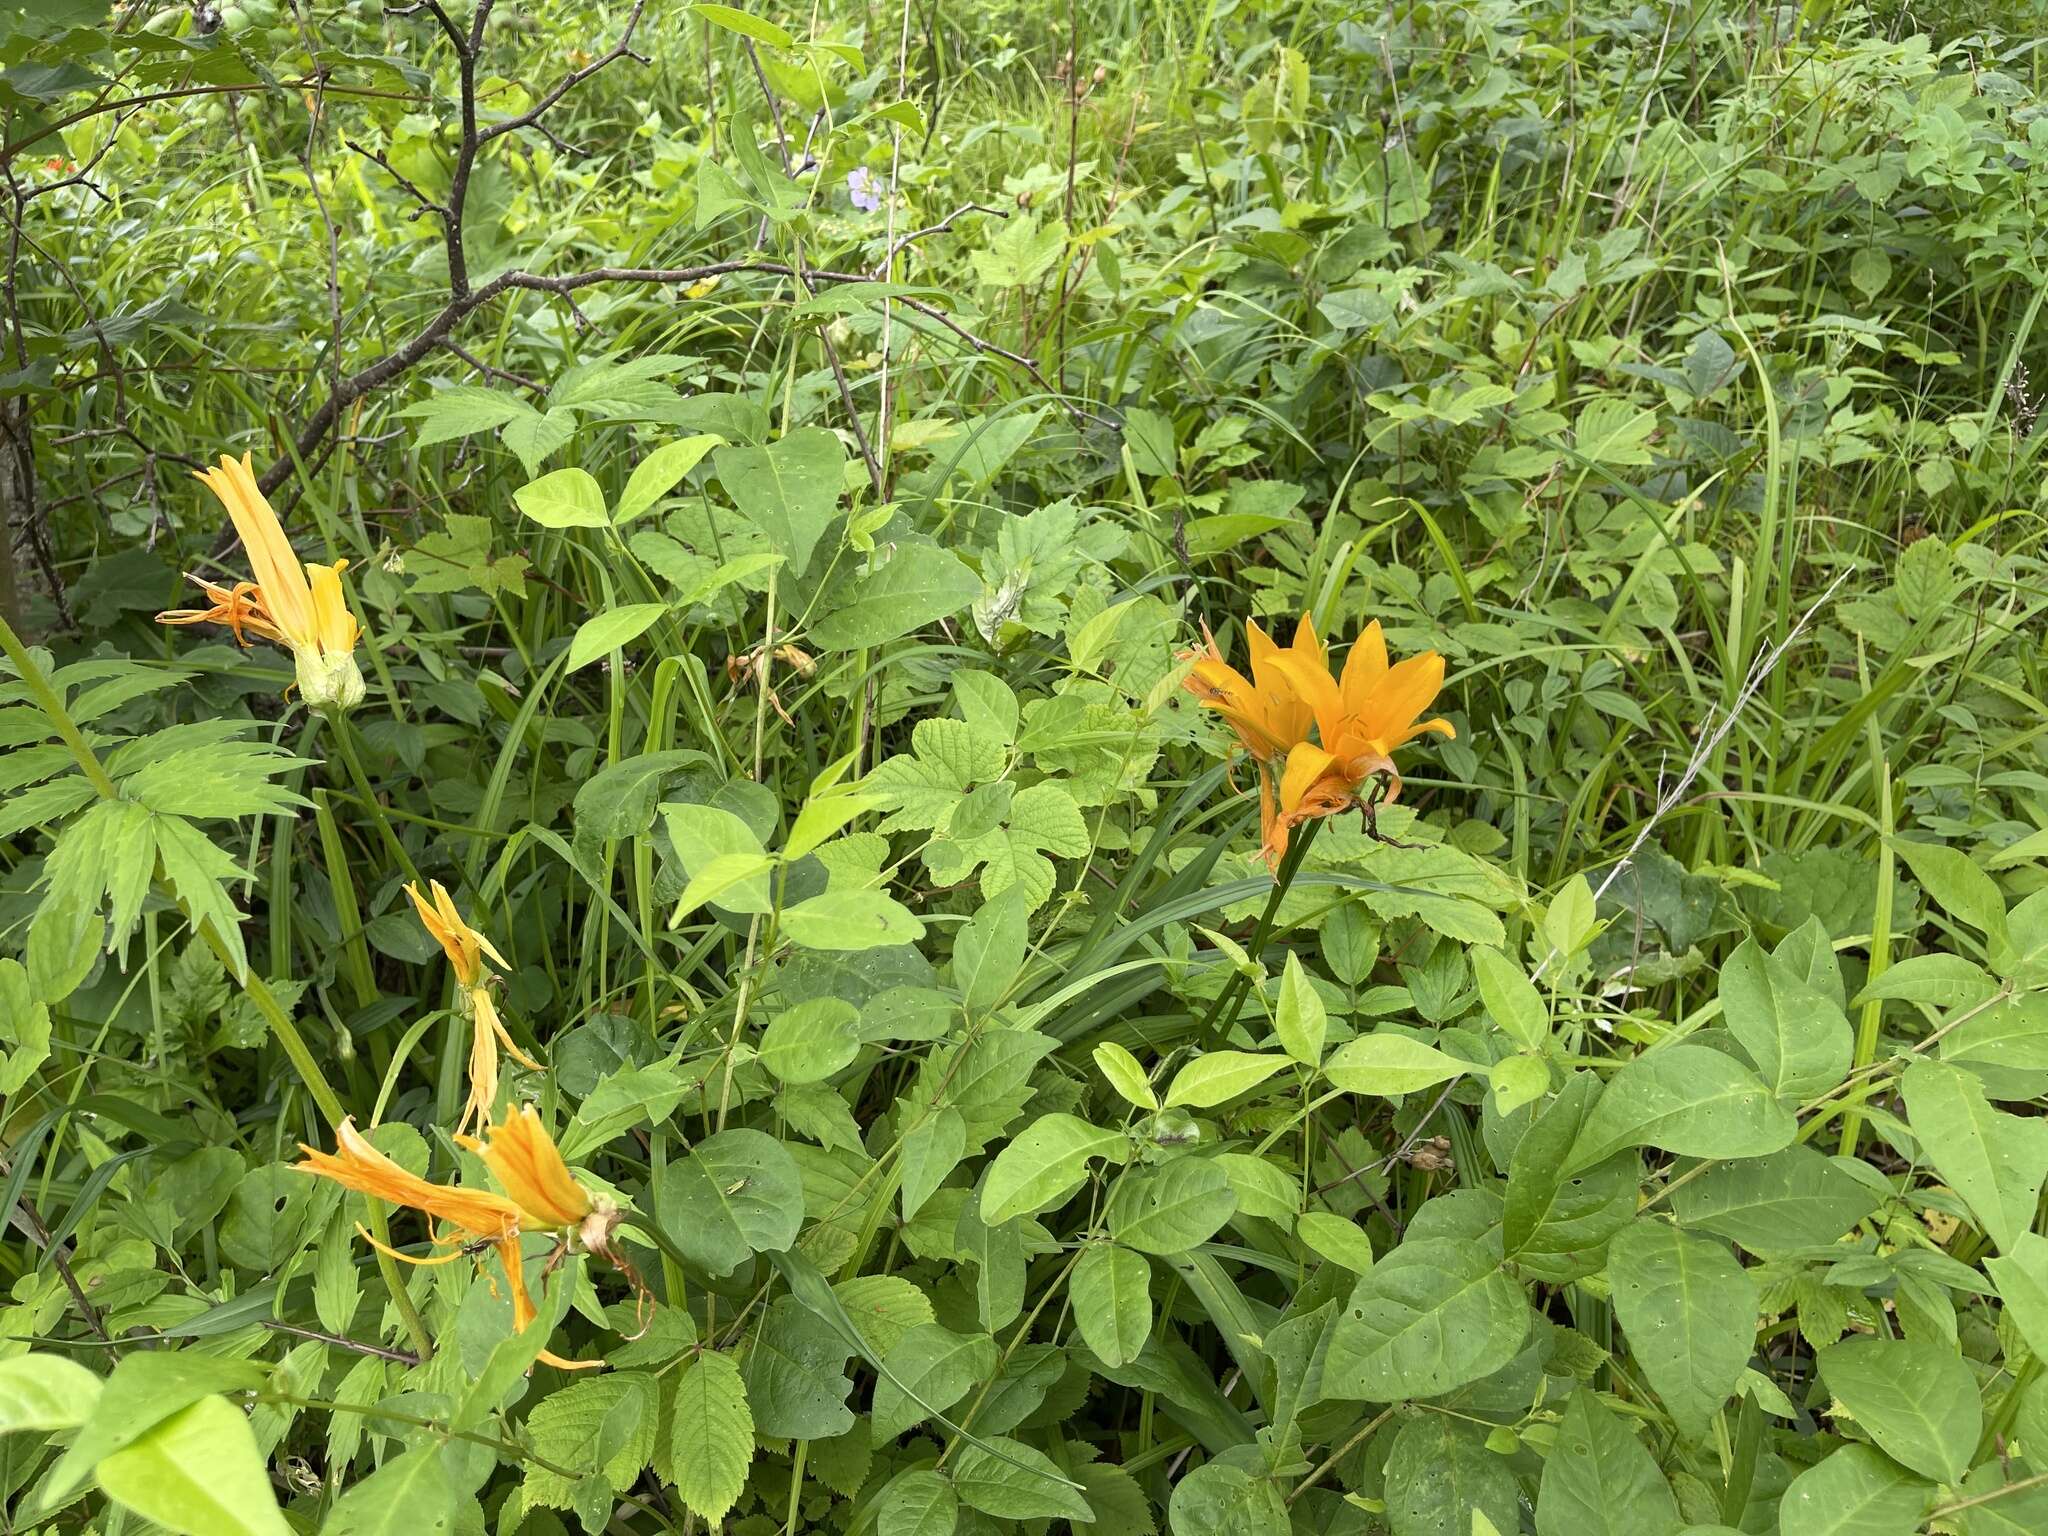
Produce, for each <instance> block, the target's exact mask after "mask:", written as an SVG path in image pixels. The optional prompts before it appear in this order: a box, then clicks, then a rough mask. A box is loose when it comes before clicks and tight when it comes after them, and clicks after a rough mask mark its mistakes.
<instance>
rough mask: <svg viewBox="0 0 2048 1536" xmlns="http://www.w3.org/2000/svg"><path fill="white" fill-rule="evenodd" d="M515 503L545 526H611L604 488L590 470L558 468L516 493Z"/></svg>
mask: <svg viewBox="0 0 2048 1536" xmlns="http://www.w3.org/2000/svg"><path fill="white" fill-rule="evenodd" d="M512 502H513V505H514V506H516V507H518V508H519V510H520V511H521V512H523V513H525V514H526V516H527V517H528V518H530V519H532V520H533V521H534V522H536V523H539V524H540V525H541V527H543V528H609V527H610V526H611V519H610V518H609V517H607V516H606V515H605V510H604V490H603V488H602V487H601V486H599V485H598V483H597V481H596V479H595V478H593V477H592V476H591V474H590V473H589V472H588V471H587V470H581V469H558V470H556V471H555V472H554V473H553V474H551V475H542V476H541V477H540V478H539V479H538V480H530V481H528V482H527V483H526V484H525V485H522V486H521V487H520V488H519V489H518V490H516V491H514V492H513V493H512Z"/></svg>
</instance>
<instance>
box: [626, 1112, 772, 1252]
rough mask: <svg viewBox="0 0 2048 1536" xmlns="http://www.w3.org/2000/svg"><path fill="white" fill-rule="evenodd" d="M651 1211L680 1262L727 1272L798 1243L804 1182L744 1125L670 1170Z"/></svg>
mask: <svg viewBox="0 0 2048 1536" xmlns="http://www.w3.org/2000/svg"><path fill="white" fill-rule="evenodd" d="M655 1213H656V1216H657V1218H658V1219H659V1220H660V1222H661V1226H662V1230H663V1231H664V1232H666V1233H667V1234H668V1236H669V1240H670V1241H671V1242H673V1243H674V1244H675V1245H676V1247H677V1248H679V1249H680V1250H681V1251H682V1253H683V1256H684V1257H685V1258H687V1259H688V1260H689V1261H690V1262H691V1263H693V1264H697V1265H700V1266H702V1267H703V1268H704V1269H705V1270H707V1271H709V1272H710V1273H711V1274H714V1275H729V1274H731V1273H732V1272H733V1271H734V1270H735V1269H737V1268H739V1266H740V1265H741V1264H743V1263H745V1262H746V1261H747V1260H748V1259H749V1258H751V1257H752V1256H753V1255H754V1254H756V1253H763V1252H766V1253H779V1252H781V1251H782V1250H783V1249H785V1248H787V1247H788V1246H789V1245H790V1244H791V1243H793V1242H795V1241H796V1234H797V1231H798V1229H799V1228H801V1227H802V1225H803V1219H804V1201H803V1181H802V1179H801V1178H800V1177H799V1175H798V1173H797V1167H796V1162H795V1160H794V1159H793V1158H791V1157H790V1155H789V1153H788V1152H787V1151H786V1150H784V1148H783V1146H782V1144H781V1143H780V1142H778V1141H777V1140H776V1139H775V1138H774V1137H772V1136H768V1135H764V1134H763V1133H762V1132H760V1131H756V1130H750V1129H747V1128H744V1127H740V1128H736V1129H733V1130H729V1131H720V1132H719V1133H718V1134H717V1135H715V1136H709V1137H706V1138H705V1139H704V1140H703V1141H700V1142H698V1143H697V1145H696V1146H694V1147H692V1148H691V1149H690V1152H689V1155H688V1156H686V1157H684V1158H683V1159H682V1160H681V1161H680V1162H676V1163H671V1164H670V1165H669V1168H668V1172H667V1175H666V1177H665V1178H664V1180H663V1182H662V1183H661V1185H660V1187H659V1190H658V1191H657V1193H656V1196H655Z"/></svg>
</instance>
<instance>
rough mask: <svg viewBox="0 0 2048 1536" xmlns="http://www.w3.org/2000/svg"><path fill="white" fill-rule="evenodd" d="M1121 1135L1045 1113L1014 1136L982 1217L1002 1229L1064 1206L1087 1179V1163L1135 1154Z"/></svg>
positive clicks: (985, 1186) (1000, 1158) (987, 1191)
mask: <svg viewBox="0 0 2048 1536" xmlns="http://www.w3.org/2000/svg"><path fill="white" fill-rule="evenodd" d="M1130 1152H1131V1146H1130V1142H1129V1140H1128V1139H1127V1138H1126V1137H1125V1136H1124V1133H1123V1132H1121V1131H1105V1130H1103V1129H1102V1128H1101V1127H1099V1126H1094V1125H1090V1124H1089V1123H1088V1122H1087V1121H1085V1120H1079V1119H1076V1118H1075V1117H1074V1116H1072V1115H1067V1114H1052V1115H1040V1116H1039V1117H1038V1118H1037V1119H1036V1120H1034V1121H1032V1122H1031V1124H1030V1125H1028V1126H1026V1127H1025V1128H1024V1129H1023V1130H1022V1131H1021V1132H1019V1133H1018V1134H1017V1135H1016V1136H1014V1137H1012V1138H1011V1139H1010V1141H1009V1142H1008V1144H1006V1145H1005V1146H1004V1147H1003V1149H1002V1151H1000V1152H998V1153H997V1154H996V1156H995V1160H994V1161H993V1162H991V1163H990V1164H989V1166H988V1173H987V1175H986V1177H985V1178H984V1180H983V1182H982V1186H981V1219H982V1220H983V1221H985V1222H987V1223H988V1224H989V1225H990V1226H1001V1225H1002V1224H1003V1223H1004V1222H1006V1221H1008V1220H1010V1219H1011V1218H1012V1217H1015V1216H1033V1215H1036V1214H1037V1213H1038V1212H1040V1211H1043V1210H1048V1209H1050V1208H1051V1207H1053V1206H1055V1205H1058V1204H1060V1203H1061V1202H1062V1201H1064V1200H1065V1199H1066V1198H1067V1197H1068V1196H1069V1195H1071V1194H1073V1192H1074V1191H1075V1190H1077V1189H1079V1188H1080V1187H1081V1185H1082V1183H1083V1182H1084V1181H1085V1180H1086V1179H1087V1177H1088V1160H1089V1159H1090V1158H1095V1157H1099V1158H1102V1159H1103V1160H1105V1161H1106V1162H1110V1163H1117V1164H1121V1163H1122V1162H1124V1160H1125V1159H1126V1158H1128V1157H1129V1156H1130Z"/></svg>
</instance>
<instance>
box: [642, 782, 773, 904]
mask: <svg viewBox="0 0 2048 1536" xmlns="http://www.w3.org/2000/svg"><path fill="white" fill-rule="evenodd" d="M661 819H662V821H663V822H664V823H665V824H666V825H667V827H668V836H669V841H670V842H671V843H672V844H674V846H675V850H676V857H677V858H679V859H681V860H682V862H683V868H684V869H686V870H687V871H688V872H689V873H690V875H691V877H692V878H693V879H694V878H695V877H696V876H697V875H699V874H700V873H706V874H708V873H709V872H710V866H711V864H712V863H713V862H714V861H715V860H718V859H721V858H728V857H731V858H739V859H761V858H765V857H766V854H765V851H764V850H763V849H762V847H761V840H760V839H759V838H758V837H756V836H755V835H754V829H753V828H752V827H750V826H748V825H747V824H746V823H745V822H744V821H742V820H741V819H740V818H739V817H738V816H736V815H734V814H733V813H732V812H731V811H728V810H726V809H725V808H724V807H722V806H716V805H701V804H681V805H664V806H663V807H662V808H661ZM749 867H753V868H755V869H756V872H755V873H753V874H751V875H749V874H744V873H742V872H743V871H744V870H746V869H747V868H749ZM765 867H766V866H747V865H744V864H738V863H735V864H723V865H720V866H719V870H718V873H717V878H716V879H712V880H707V883H706V886H705V887H704V888H703V889H704V891H705V894H704V895H702V896H701V897H700V898H699V899H700V900H705V901H715V902H716V903H717V904H718V905H719V906H720V907H723V908H724V909H725V910H726V911H728V912H740V913H756V914H765V913H768V912H772V911H774V910H775V902H774V897H773V895H772V893H771V892H770V890H769V883H768V877H767V875H766V874H765V873H764V872H761V871H762V870H764V869H765ZM712 887H715V889H712Z"/></svg>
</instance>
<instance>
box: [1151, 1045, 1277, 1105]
mask: <svg viewBox="0 0 2048 1536" xmlns="http://www.w3.org/2000/svg"><path fill="white" fill-rule="evenodd" d="M1286 1065H1287V1058H1286V1057H1285V1056H1258V1055H1254V1054H1252V1053H1251V1052H1250V1051H1210V1052H1209V1053H1208V1054H1206V1055H1203V1056H1197V1057H1196V1058H1195V1059H1194V1060H1193V1061H1191V1062H1189V1063H1188V1064H1187V1065H1186V1066H1184V1067H1182V1068H1181V1069H1180V1070H1179V1071H1178V1072H1176V1073H1174V1075H1173V1082H1172V1083H1171V1084H1169V1085H1168V1087H1167V1090H1166V1107H1167V1108H1168V1109H1172V1108H1173V1107H1175V1106H1176V1105H1186V1106H1188V1107H1190V1108H1193V1109H1210V1108H1213V1107H1214V1106H1216V1105H1218V1104H1225V1103H1228V1102H1229V1101H1230V1100H1232V1099H1234V1098H1236V1097H1237V1096H1238V1095H1239V1094H1244V1093H1250V1092H1251V1091H1252V1089H1254V1088H1256V1087H1258V1086H1259V1084H1261V1083H1263V1082H1264V1081H1265V1080H1266V1079H1267V1078H1269V1077H1271V1076H1272V1075H1273V1074H1274V1073H1275V1072H1278V1071H1279V1070H1280V1069H1281V1068H1282V1067H1284V1066H1286Z"/></svg>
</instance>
